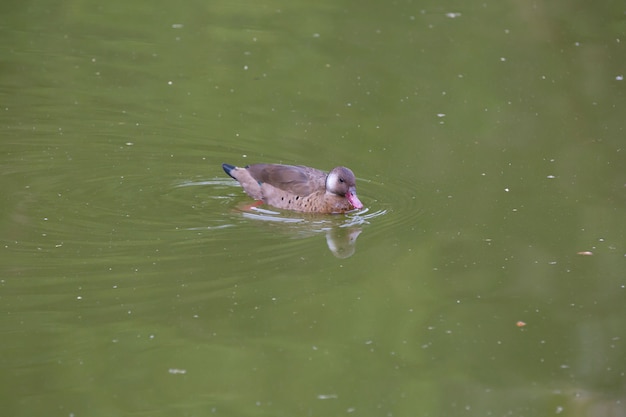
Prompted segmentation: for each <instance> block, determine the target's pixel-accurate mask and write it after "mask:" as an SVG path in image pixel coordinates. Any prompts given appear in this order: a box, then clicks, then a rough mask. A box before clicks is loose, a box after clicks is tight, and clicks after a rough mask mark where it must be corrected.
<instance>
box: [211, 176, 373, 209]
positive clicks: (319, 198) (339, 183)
mask: <svg viewBox="0 0 626 417" xmlns="http://www.w3.org/2000/svg"><path fill="white" fill-rule="evenodd" d="M222 168H223V169H224V172H226V174H228V175H229V176H230V177H231V178H233V179H235V180H237V181H238V182H239V184H241V186H242V187H243V190H244V191H245V192H246V193H247V194H248V195H249V196H250V197H252V198H253V199H255V200H260V201H262V202H263V203H265V204H267V205H270V206H273V207H276V208H279V209H285V210H293V211H299V212H306V213H323V214H338V213H345V212H347V211H351V210H360V209H362V208H363V203H361V201H360V200H359V198H358V197H357V195H356V178H355V176H354V173H353V172H352V170H350V169H349V168H346V167H344V166H338V167H335V168H333V169H332V170H331V171H330V172H328V173H327V172H325V171H322V170H319V169H316V168H311V167H307V166H303V165H283V164H252V165H247V166H245V167H237V166H235V165H230V164H222Z"/></svg>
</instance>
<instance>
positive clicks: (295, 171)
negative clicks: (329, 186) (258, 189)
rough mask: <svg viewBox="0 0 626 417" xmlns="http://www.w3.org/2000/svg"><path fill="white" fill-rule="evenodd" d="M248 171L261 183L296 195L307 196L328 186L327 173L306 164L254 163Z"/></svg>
mask: <svg viewBox="0 0 626 417" xmlns="http://www.w3.org/2000/svg"><path fill="white" fill-rule="evenodd" d="M248 171H249V172H250V175H252V177H253V178H254V179H255V180H257V181H258V182H259V183H266V184H269V185H271V186H273V187H276V188H279V189H281V190H283V191H287V192H289V193H292V194H294V195H299V196H307V195H309V194H312V193H314V192H316V191H319V190H320V189H322V190H323V189H325V187H326V173H324V172H323V171H320V170H317V169H314V168H309V167H305V166H296V165H280V164H254V165H250V166H249V167H248Z"/></svg>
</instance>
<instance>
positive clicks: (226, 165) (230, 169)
mask: <svg viewBox="0 0 626 417" xmlns="http://www.w3.org/2000/svg"><path fill="white" fill-rule="evenodd" d="M222 168H223V169H224V172H225V173H227V174H228V175H229V176H230V177H231V178H232V179H236V178H235V177H233V176H232V174H231V173H230V171H232V170H233V169H235V168H237V167H236V166H234V165H230V164H222Z"/></svg>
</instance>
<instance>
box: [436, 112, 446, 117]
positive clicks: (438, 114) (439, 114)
mask: <svg viewBox="0 0 626 417" xmlns="http://www.w3.org/2000/svg"><path fill="white" fill-rule="evenodd" d="M437 117H446V114H445V113H437Z"/></svg>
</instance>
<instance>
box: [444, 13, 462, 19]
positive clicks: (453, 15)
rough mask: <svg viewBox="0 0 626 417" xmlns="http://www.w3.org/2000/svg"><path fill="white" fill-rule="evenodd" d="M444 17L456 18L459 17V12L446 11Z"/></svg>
mask: <svg viewBox="0 0 626 417" xmlns="http://www.w3.org/2000/svg"><path fill="white" fill-rule="evenodd" d="M446 17H448V18H450V19H456V18H457V17H461V13H458V12H451V13H446Z"/></svg>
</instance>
